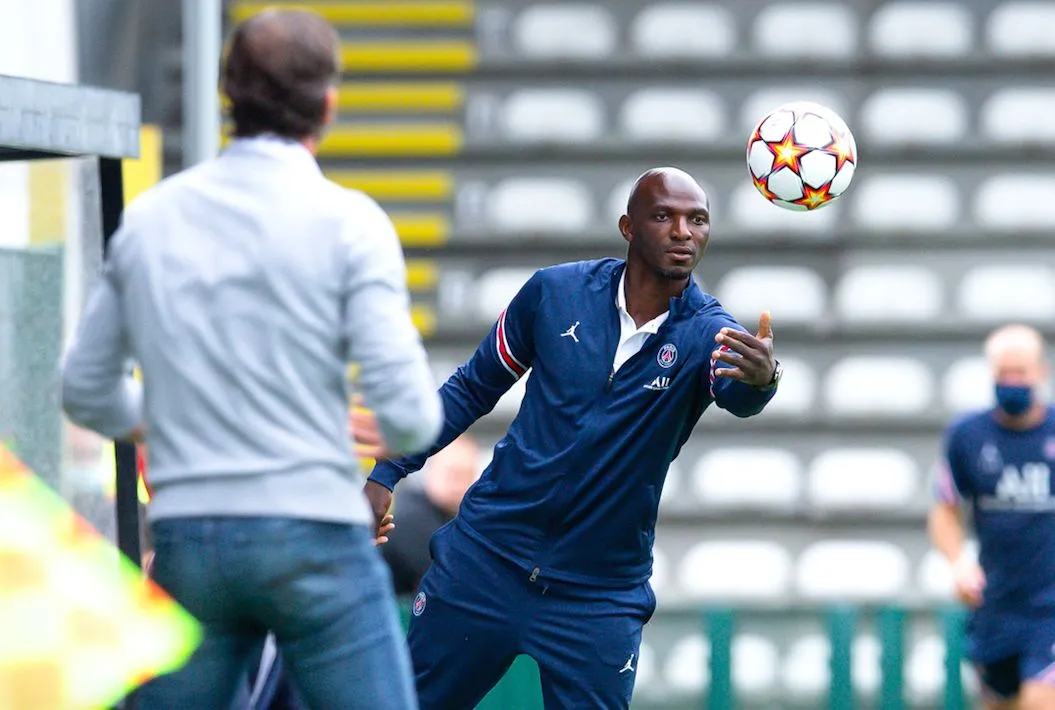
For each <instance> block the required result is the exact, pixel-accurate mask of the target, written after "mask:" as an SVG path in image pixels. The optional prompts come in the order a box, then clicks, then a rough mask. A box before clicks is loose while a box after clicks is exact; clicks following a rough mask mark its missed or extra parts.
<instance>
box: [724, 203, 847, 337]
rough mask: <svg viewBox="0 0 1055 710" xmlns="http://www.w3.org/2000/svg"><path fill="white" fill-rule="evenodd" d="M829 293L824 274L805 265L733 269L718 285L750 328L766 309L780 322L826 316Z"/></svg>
mask: <svg viewBox="0 0 1055 710" xmlns="http://www.w3.org/2000/svg"><path fill="white" fill-rule="evenodd" d="M752 189H754V188H752ZM762 207H767V206H766V205H762ZM769 209H779V208H774V207H769ZM827 292H828V289H827V286H826V285H825V283H824V280H823V279H822V278H821V277H820V275H819V274H817V272H815V271H813V270H811V269H807V268H805V267H802V266H745V267H741V268H739V269H733V270H732V271H730V272H728V273H727V274H726V275H725V276H724V277H723V278H722V280H721V281H719V282H718V285H717V287H716V288H715V296H717V297H718V300H719V301H721V302H722V305H723V306H725V308H726V309H727V310H728V311H729V312H730V313H732V314H733V316H734V317H736V318H737V319H738V320H740V321H741V322H742V323H744V324H745V327H747V328H749V329H750V328H751V327H752V326H754V325H755V323H756V322H757V318H758V316H759V314H760V313H761V312H762V311H765V310H769V311H771V312H772V313H773V320H774V321H776V322H778V323H786V324H791V325H794V324H812V323H813V322H814V321H817V320H818V319H820V318H823V317H824V315H825V311H826V309H827V296H828V293H827Z"/></svg>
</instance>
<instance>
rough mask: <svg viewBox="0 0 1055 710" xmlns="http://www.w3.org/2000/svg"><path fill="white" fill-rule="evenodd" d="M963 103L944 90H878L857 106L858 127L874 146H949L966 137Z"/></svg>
mask: <svg viewBox="0 0 1055 710" xmlns="http://www.w3.org/2000/svg"><path fill="white" fill-rule="evenodd" d="M968 116H969V111H968V107H967V102H966V101H964V99H963V97H962V96H960V95H959V94H958V93H956V92H955V91H951V90H948V89H938V88H934V89H929V88H928V89H923V88H902V89H882V90H880V91H877V92H876V93H874V94H872V95H871V96H869V97H868V98H867V99H866V100H865V102H864V104H863V105H862V106H861V117H860V122H861V126H862V127H863V129H864V134H865V136H866V137H867V138H868V139H869V140H870V141H872V142H873V143H875V144H876V145H904V144H911V145H934V144H951V143H955V142H956V141H959V140H960V139H962V138H963V137H964V136H965V135H966V134H967V129H968Z"/></svg>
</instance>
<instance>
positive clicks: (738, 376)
mask: <svg viewBox="0 0 1055 710" xmlns="http://www.w3.org/2000/svg"><path fill="white" fill-rule="evenodd" d="M714 376H715V377H726V378H728V379H730V380H742V379H744V377H745V375H744V371H743V370H741V369H740V368H739V367H716V368H715V369H714Z"/></svg>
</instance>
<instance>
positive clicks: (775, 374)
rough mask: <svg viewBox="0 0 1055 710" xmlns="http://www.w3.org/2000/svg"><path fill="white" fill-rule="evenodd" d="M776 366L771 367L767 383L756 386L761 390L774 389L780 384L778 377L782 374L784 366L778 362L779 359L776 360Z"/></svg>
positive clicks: (768, 390)
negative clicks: (770, 376) (771, 374)
mask: <svg viewBox="0 0 1055 710" xmlns="http://www.w3.org/2000/svg"><path fill="white" fill-rule="evenodd" d="M775 362H776V367H774V368H773V377H772V378H770V380H769V384H767V385H763V386H762V387H758V389H760V390H762V391H763V392H770V391H772V390H775V389H776V388H777V386H778V385H779V384H780V378H781V377H783V376H784V366H783V365H781V364H780V360H776V361H775Z"/></svg>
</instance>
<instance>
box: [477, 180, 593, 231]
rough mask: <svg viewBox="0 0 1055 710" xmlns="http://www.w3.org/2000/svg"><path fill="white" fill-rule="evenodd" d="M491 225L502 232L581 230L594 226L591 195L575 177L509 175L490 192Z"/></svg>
mask: <svg viewBox="0 0 1055 710" xmlns="http://www.w3.org/2000/svg"><path fill="white" fill-rule="evenodd" d="M487 208H488V209H487V216H488V221H489V223H490V226H492V227H494V228H495V229H497V230H499V231H503V232H524V231H531V230H535V231H544V232H562V233H572V234H581V233H583V232H586V231H587V230H589V229H591V228H593V227H594V226H595V225H594V209H593V198H592V197H591V195H590V192H589V190H587V189H586V187H585V186H583V185H582V183H580V182H578V181H577V180H573V179H567V178H508V179H506V180H503V181H502V182H500V183H499V184H498V185H496V186H495V187H494V188H493V189H492V190H491V192H490V199H489V201H488V205H487Z"/></svg>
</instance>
